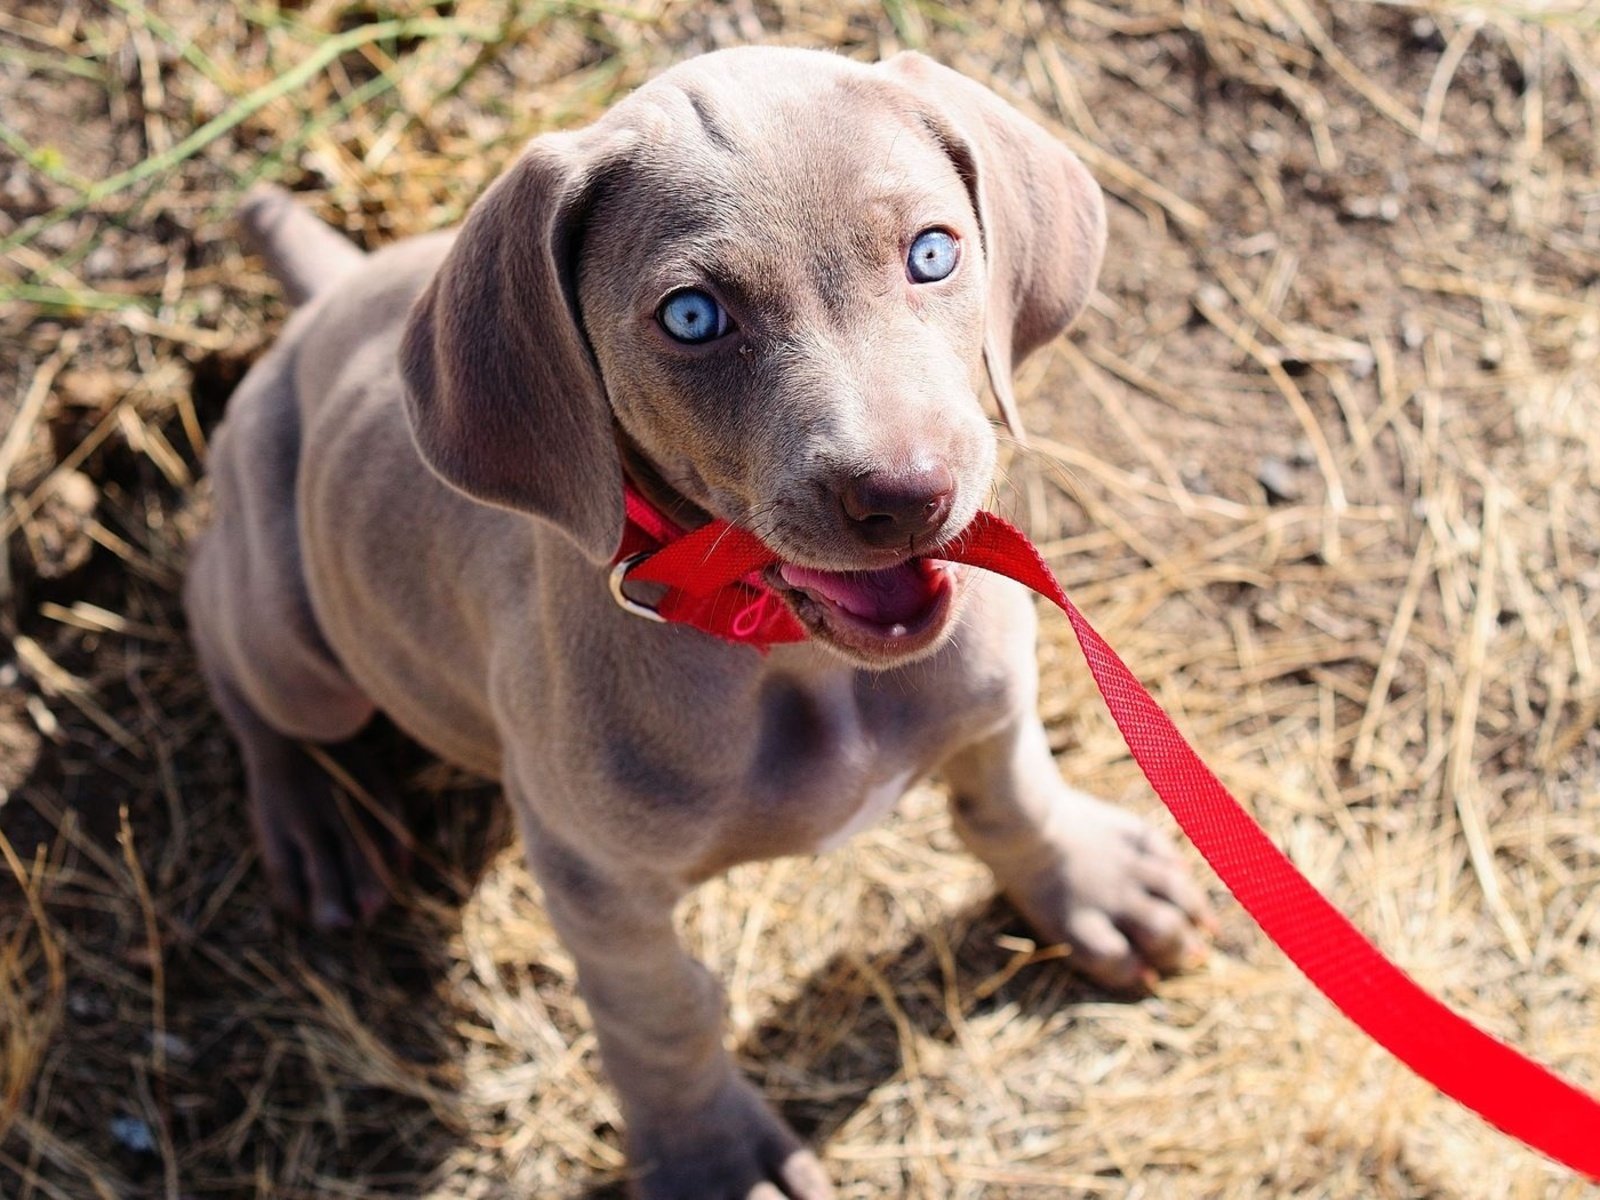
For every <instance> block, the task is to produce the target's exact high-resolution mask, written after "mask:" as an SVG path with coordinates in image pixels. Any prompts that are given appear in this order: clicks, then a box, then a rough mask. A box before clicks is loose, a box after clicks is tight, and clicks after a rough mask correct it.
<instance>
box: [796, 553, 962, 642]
mask: <svg viewBox="0 0 1600 1200" xmlns="http://www.w3.org/2000/svg"><path fill="white" fill-rule="evenodd" d="M964 573H965V572H964V568H962V567H960V566H958V565H957V564H955V563H949V562H944V561H943V560H941V559H936V558H911V559H907V560H906V561H905V562H903V563H901V564H900V565H898V566H894V567H884V568H881V569H879V570H875V571H821V570H817V569H816V568H814V567H800V566H795V565H794V564H792V563H779V564H777V565H776V566H774V567H771V568H769V572H768V577H769V580H770V582H771V583H772V584H773V586H774V587H775V588H777V589H778V591H779V593H780V594H781V595H782V596H783V597H784V599H785V600H787V601H788V602H789V604H790V607H791V608H793V609H794V611H795V615H796V616H798V617H799V618H800V620H801V621H802V622H803V623H804V624H805V625H806V626H807V627H808V628H809V629H810V630H811V631H812V632H813V633H815V634H821V635H822V636H824V637H825V638H827V639H828V640H830V641H832V642H834V643H836V644H837V645H839V646H840V647H841V648H842V649H846V650H852V651H855V652H856V653H858V654H864V655H868V656H870V657H873V658H883V657H894V658H901V657H904V656H907V655H910V654H914V653H916V652H917V651H919V650H923V649H926V648H927V647H928V646H930V645H932V644H933V642H934V641H936V640H937V639H938V637H939V636H940V634H942V633H943V632H944V630H945V627H946V626H947V625H948V624H949V621H950V616H951V612H952V610H953V607H954V604H953V602H954V599H955V596H956V592H957V589H958V587H959V585H960V583H961V580H962V577H963V575H964Z"/></svg>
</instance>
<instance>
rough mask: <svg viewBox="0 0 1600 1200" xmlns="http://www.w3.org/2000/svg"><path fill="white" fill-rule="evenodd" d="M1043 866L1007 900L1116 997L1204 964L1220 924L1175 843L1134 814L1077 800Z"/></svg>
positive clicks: (1009, 888) (1013, 884)
mask: <svg viewBox="0 0 1600 1200" xmlns="http://www.w3.org/2000/svg"><path fill="white" fill-rule="evenodd" d="M1057 815H1058V818H1059V820H1058V822H1057V824H1056V828H1055V829H1054V830H1053V831H1052V833H1051V834H1050V836H1049V838H1048V841H1047V845H1048V849H1049V854H1048V856H1047V859H1046V862H1045V863H1044V865H1043V866H1041V867H1038V868H1036V869H1034V870H1032V871H1031V872H1030V873H1028V874H1027V875H1026V876H1024V877H1022V878H1020V879H1018V880H1014V881H1008V882H1007V883H1006V885H1005V892H1006V895H1007V896H1008V897H1009V898H1010V900H1011V902H1012V903H1013V904H1015V905H1016V906H1017V908H1018V910H1019V911H1020V912H1021V913H1022V915H1023V916H1024V917H1025V918H1026V919H1027V921H1028V923H1029V924H1031V925H1032V926H1033V928H1034V930H1035V931H1036V932H1037V933H1038V934H1039V935H1040V936H1041V937H1042V938H1043V939H1044V940H1045V941H1047V942H1050V943H1052V944H1065V945H1066V946H1068V947H1069V948H1070V950H1071V952H1072V954H1071V958H1070V959H1069V961H1070V962H1071V963H1072V964H1073V965H1075V966H1076V967H1077V968H1078V970H1080V971H1082V972H1083V973H1084V974H1085V975H1087V976H1089V977H1090V978H1091V979H1093V980H1095V982H1097V983H1099V984H1101V985H1103V986H1105V987H1108V988H1112V989H1115V990H1119V991H1124V990H1135V989H1140V988H1149V987H1150V986H1151V985H1152V984H1154V983H1155V981H1156V979H1157V978H1158V977H1159V976H1161V975H1168V974H1172V973H1174V972H1177V971H1181V970H1185V969H1187V968H1192V967H1195V966H1198V965H1199V964H1200V963H1202V962H1203V961H1205V957H1206V953H1207V942H1206V937H1205V934H1207V933H1210V932H1213V931H1214V930H1215V918H1214V917H1213V916H1212V914H1211V906H1210V905H1209V904H1208V903H1207V901H1206V898H1205V895H1204V893H1202V892H1201V890H1200V888H1199V886H1198V885H1197V884H1196V883H1195V882H1194V879H1193V877H1192V876H1191V875H1190V873H1189V869H1188V867H1186V866H1185V865H1184V863H1183V860H1182V859H1180V858H1179V857H1178V853H1177V851H1176V850H1175V849H1173V846H1172V843H1171V842H1170V841H1168V840H1167V838H1166V837H1165V836H1164V835H1163V834H1161V833H1160V832H1159V831H1158V830H1156V829H1153V828H1152V827H1151V826H1149V825H1147V824H1146V823H1145V822H1144V821H1142V820H1141V819H1139V818H1138V817H1136V816H1134V815H1133V814H1131V813H1126V812H1123V811H1122V810H1121V809H1119V808H1115V807H1113V806H1112V805H1110V804H1106V803H1104V802H1103V801H1100V800H1096V799H1094V798H1093V797H1090V796H1084V795H1081V794H1076V793H1075V794H1074V795H1073V797H1072V799H1071V801H1070V802H1069V803H1068V804H1066V805H1064V806H1063V808H1062V810H1061V812H1060V813H1058V814H1057Z"/></svg>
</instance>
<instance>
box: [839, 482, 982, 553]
mask: <svg viewBox="0 0 1600 1200" xmlns="http://www.w3.org/2000/svg"><path fill="white" fill-rule="evenodd" d="M954 491H955V480H953V479H952V478H951V477H950V468H949V467H947V466H945V465H944V464H943V463H939V464H936V465H934V466H924V467H916V468H913V469H911V470H905V471H872V472H869V473H868V474H866V475H858V476H856V477H855V478H854V479H852V480H850V482H848V483H846V484H845V485H844V489H843V490H842V491H841V492H840V494H839V499H840V502H841V503H842V504H843V505H844V511H845V515H846V516H847V517H849V518H850V524H851V527H852V528H853V529H854V531H855V533H856V535H857V536H858V537H860V538H861V540H862V541H864V542H866V543H867V545H869V546H901V545H904V546H909V545H910V544H911V542H912V540H913V539H915V538H918V537H920V536H922V535H923V534H925V533H927V532H928V531H929V530H932V529H937V528H938V527H939V525H940V524H942V523H943V521H944V519H945V518H946V517H947V516H949V515H950V497H951V494H952V493H953V492H954Z"/></svg>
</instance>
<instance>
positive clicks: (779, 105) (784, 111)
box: [593, 76, 971, 275]
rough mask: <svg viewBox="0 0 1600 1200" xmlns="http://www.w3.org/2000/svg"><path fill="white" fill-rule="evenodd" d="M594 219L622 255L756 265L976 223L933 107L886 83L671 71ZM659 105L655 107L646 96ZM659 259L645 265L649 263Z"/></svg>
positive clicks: (846, 251) (719, 266) (739, 270)
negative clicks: (681, 75)
mask: <svg viewBox="0 0 1600 1200" xmlns="http://www.w3.org/2000/svg"><path fill="white" fill-rule="evenodd" d="M634 101H635V102H648V109H647V110H645V111H643V112H641V113H639V114H635V115H636V116H640V117H643V118H644V119H643V120H641V121H640V124H641V125H642V126H643V128H642V129H641V134H642V135H643V136H641V137H640V138H638V140H637V141H636V142H635V143H634V146H633V149H632V152H631V153H630V154H629V156H628V160H627V162H626V163H624V164H620V165H619V167H618V169H617V170H615V171H613V172H611V173H610V174H609V175H608V178H607V181H606V184H605V187H604V189H603V193H602V195H601V196H600V197H599V198H598V202H597V205H596V209H595V212H594V217H593V219H594V222H595V223H596V225H598V226H600V227H602V228H604V229H605V230H606V231H607V233H608V234H610V235H613V236H608V237H607V238H606V239H605V240H606V241H607V242H608V243H611V244H612V246H613V250H614V252H616V253H621V252H623V251H622V250H621V249H620V247H618V246H617V242H618V240H619V239H617V238H616V237H615V235H616V234H618V233H624V234H625V235H626V236H625V238H623V239H621V240H623V241H625V242H626V243H627V245H628V247H629V250H628V251H627V252H628V253H633V254H643V255H645V256H647V257H648V258H649V259H650V260H651V262H652V263H664V262H671V261H672V260H677V259H687V260H690V261H689V262H687V263H685V264H684V265H686V266H699V267H701V268H702V269H705V270H708V271H722V272H727V271H732V272H734V273H736V274H741V275H742V274H747V273H748V272H749V271H751V270H759V269H761V267H763V266H770V265H771V263H772V261H773V260H774V259H782V258H785V257H787V258H792V257H793V256H794V255H796V254H801V255H804V256H806V257H812V256H814V255H816V254H818V253H822V254H831V255H833V256H835V257H836V258H838V256H841V255H843V256H844V257H845V258H849V257H851V256H852V255H854V256H855V257H860V256H861V255H863V254H865V253H866V252H867V250H868V246H867V243H871V244H872V246H877V245H879V244H881V243H882V242H883V241H884V240H885V239H886V238H892V237H896V236H904V235H905V234H906V233H907V232H908V231H909V230H911V229H913V228H920V227H922V226H926V225H930V224H958V223H961V222H963V221H967V220H970V219H971V207H970V204H969V203H968V199H967V191H966V185H965V183H964V182H963V180H962V179H961V177H960V175H959V174H958V173H957V171H956V168H955V165H954V164H953V163H952V161H951V160H950V157H949V155H948V154H947V153H946V152H945V149H944V148H943V146H942V145H941V143H940V141H939V139H938V138H937V136H936V135H935V133H934V131H933V129H932V128H931V127H930V126H929V124H928V123H927V122H926V120H924V119H923V117H922V115H921V114H920V113H918V112H917V111H916V110H915V108H914V107H913V106H911V105H910V104H909V103H908V102H906V101H905V99H904V98H903V93H898V92H897V89H893V88H891V87H888V86H887V85H884V84H882V83H880V82H879V81H877V80H870V79H867V80H864V79H858V78H852V77H848V76H847V77H842V78H831V79H830V78H822V79H816V80H810V81H806V82H805V83H804V84H796V83H794V82H793V81H785V80H779V81H777V82H775V83H774V84H772V85H771V86H768V85H766V84H764V83H762V82H761V81H759V80H752V79H748V78H746V79H738V78H735V79H732V80H728V79H707V78H705V77H699V78H694V79H691V80H689V81H685V82H683V83H681V84H679V83H674V82H672V80H671V77H670V76H669V77H664V78H663V79H662V80H659V81H657V83H656V84H654V85H652V86H651V88H650V89H648V90H647V92H641V93H639V94H638V95H636V96H635V97H634ZM639 107H640V108H641V109H645V105H644V104H640V105H639ZM636 265H637V266H638V267H640V268H644V267H646V266H647V265H649V264H647V263H646V262H644V261H640V262H638V263H637V264H636Z"/></svg>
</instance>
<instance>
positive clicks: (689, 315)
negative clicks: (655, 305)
mask: <svg viewBox="0 0 1600 1200" xmlns="http://www.w3.org/2000/svg"><path fill="white" fill-rule="evenodd" d="M656 320H657V321H658V322H660V324H661V328H663V329H665V330H666V331H667V336H668V337H670V338H672V339H673V340H674V341H679V342H684V343H686V344H688V345H691V346H697V345H699V344H700V343H701V342H710V341H714V340H715V339H717V338H719V337H721V336H722V335H723V334H725V333H727V332H728V329H729V327H730V326H731V325H732V324H733V322H731V321H730V320H728V314H727V312H726V311H725V310H724V309H723V307H722V305H720V304H718V303H717V302H716V301H715V300H713V299H712V298H711V297H710V296H708V295H707V294H706V293H705V292H702V291H700V290H699V289H698V288H680V289H679V290H677V291H676V292H673V293H672V295H670V296H668V297H667V298H666V299H665V300H663V301H662V302H661V307H660V308H659V309H657V310H656Z"/></svg>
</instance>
